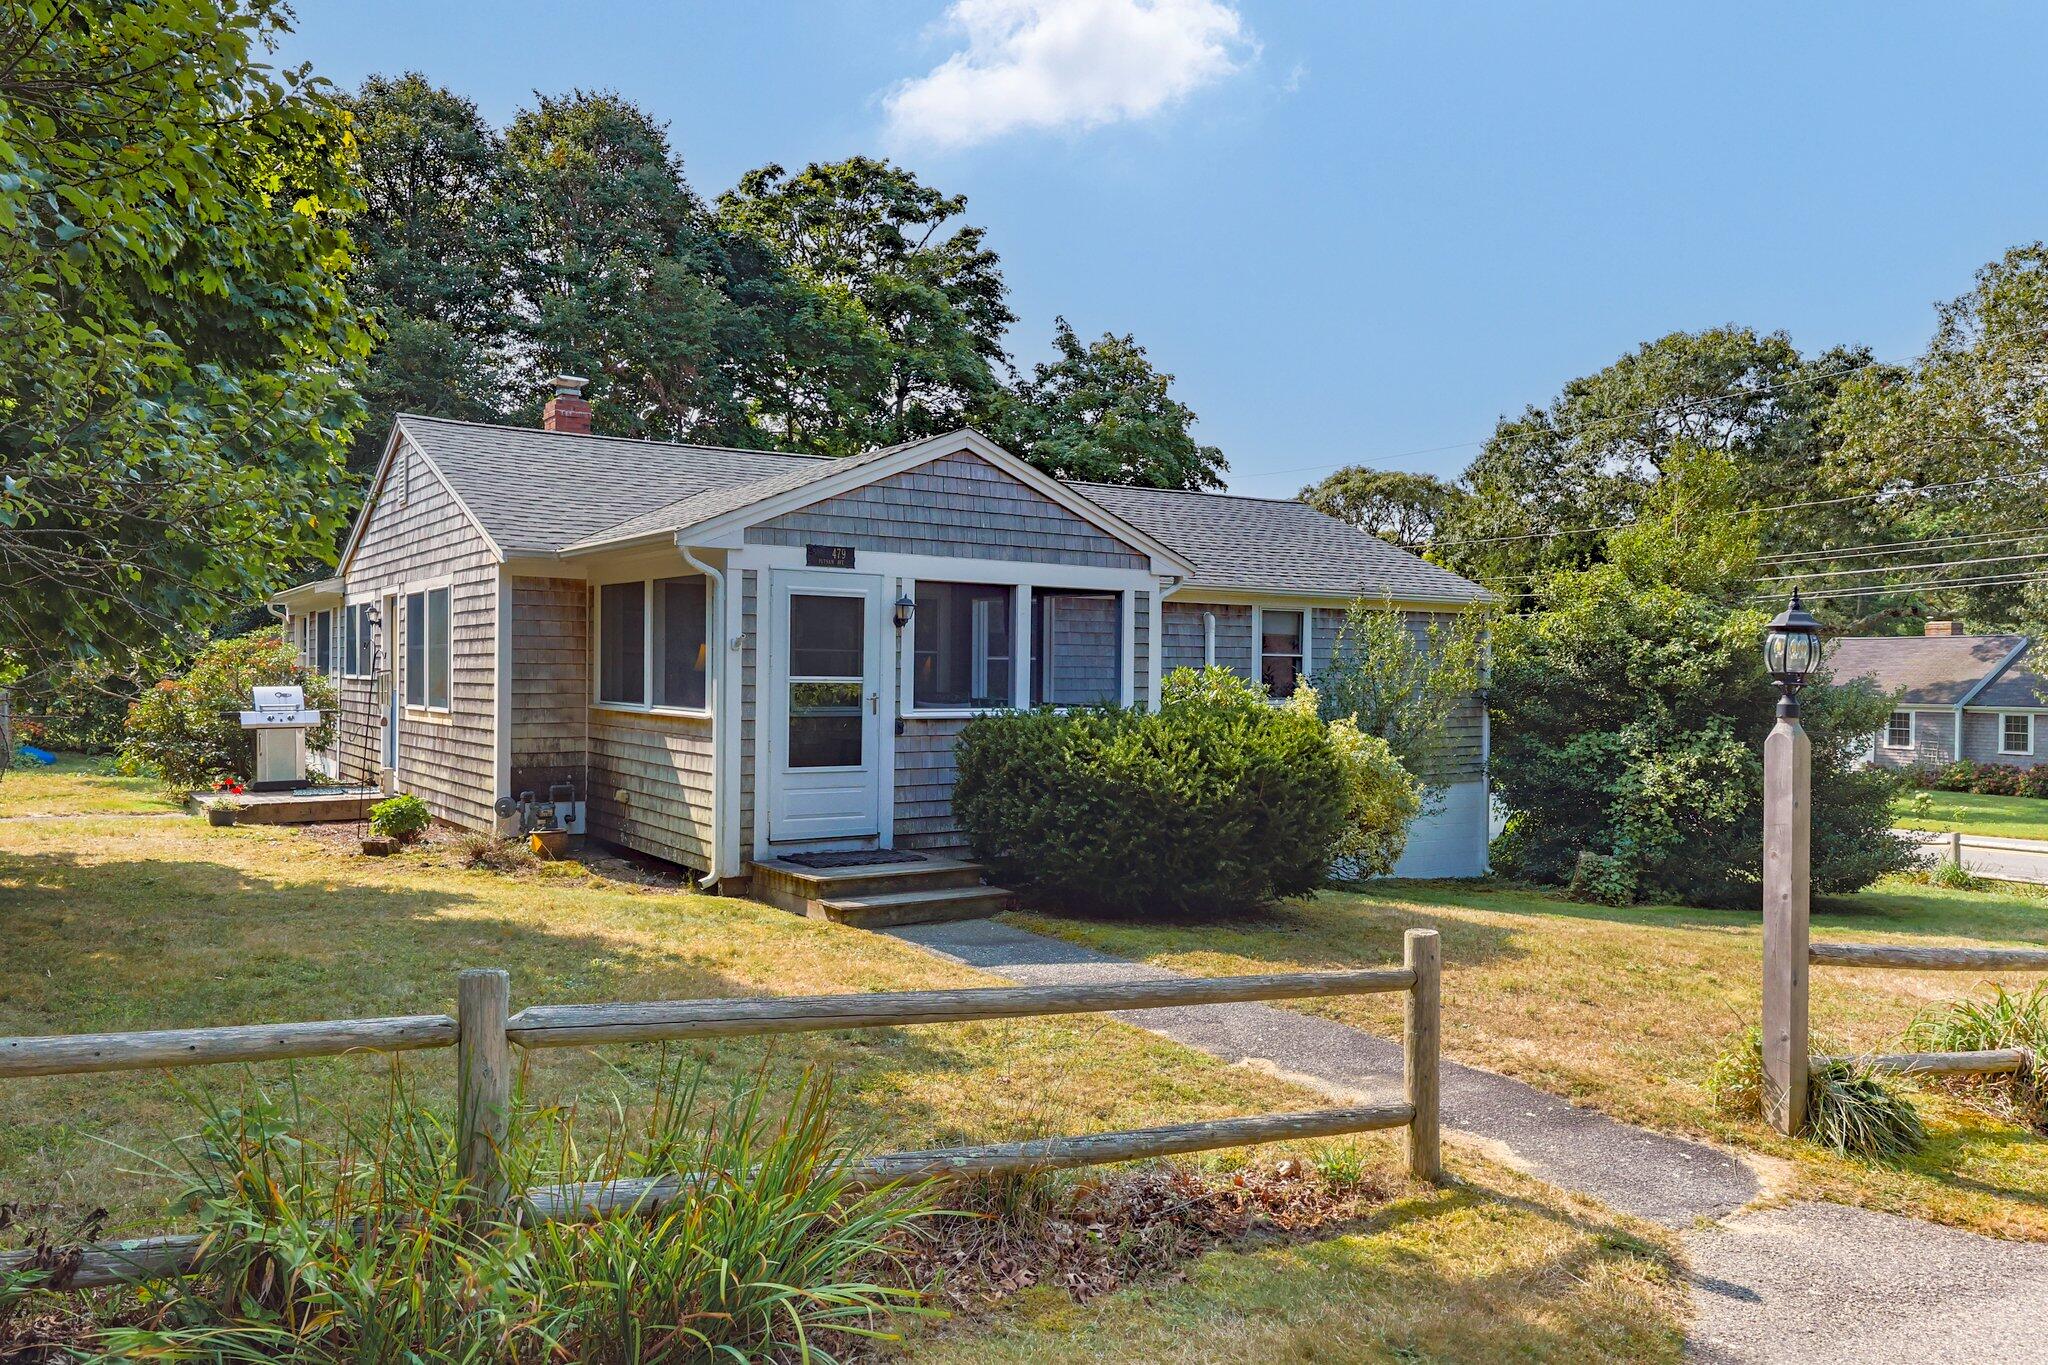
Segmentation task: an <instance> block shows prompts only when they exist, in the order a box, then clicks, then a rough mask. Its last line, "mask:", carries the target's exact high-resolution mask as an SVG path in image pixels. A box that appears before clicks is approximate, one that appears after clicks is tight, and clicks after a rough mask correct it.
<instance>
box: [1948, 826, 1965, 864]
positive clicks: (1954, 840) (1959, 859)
mask: <svg viewBox="0 0 2048 1365" xmlns="http://www.w3.org/2000/svg"><path fill="white" fill-rule="evenodd" d="M1948 860H1949V861H1950V862H1952V863H1954V864H1955V865H1956V866H1957V867H1961V866H1962V865H1963V832H1962V831H1961V830H1959V829H1952V830H1950V831H1949V832H1948Z"/></svg>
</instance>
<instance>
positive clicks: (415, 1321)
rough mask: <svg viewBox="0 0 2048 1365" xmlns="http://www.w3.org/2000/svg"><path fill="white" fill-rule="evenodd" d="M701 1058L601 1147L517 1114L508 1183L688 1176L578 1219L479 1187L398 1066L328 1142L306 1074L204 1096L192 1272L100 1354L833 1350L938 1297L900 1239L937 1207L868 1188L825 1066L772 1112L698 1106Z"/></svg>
mask: <svg viewBox="0 0 2048 1365" xmlns="http://www.w3.org/2000/svg"><path fill="white" fill-rule="evenodd" d="M699 1075H700V1073H687V1074H686V1073H684V1072H682V1071H681V1070H680V1069H679V1068H672V1069H669V1070H667V1071H665V1073H664V1077H663V1080H662V1083H661V1085H660V1086H659V1087H658V1093H657V1095H656V1098H655V1101H654V1103H653V1104H652V1105H651V1106H650V1107H649V1108H648V1109H647V1111H646V1113H645V1115H644V1116H643V1117H642V1118H640V1119H638V1120H636V1121H632V1122H629V1121H627V1120H626V1116H625V1115H624V1114H623V1113H622V1114H621V1115H620V1121H619V1122H618V1123H617V1124H615V1125H614V1127H613V1129H612V1131H611V1133H610V1135H609V1136H608V1137H607V1139H606V1140H605V1141H604V1142H603V1143H602V1144H601V1146H600V1147H599V1148H598V1149H596V1150H588V1151H587V1150H584V1149H583V1148H582V1147H581V1146H579V1144H578V1143H577V1141H576V1140H575V1139H574V1137H573V1136H572V1135H571V1133H570V1130H569V1122H568V1117H567V1116H561V1115H558V1116H556V1117H557V1121H556V1122H553V1123H550V1122H548V1121H547V1116H535V1115H524V1116H522V1118H521V1120H520V1121H519V1122H518V1123H517V1124H516V1125H515V1128H514V1133H513V1137H512V1139H511V1141H510V1143H509V1145H508V1149H507V1151H506V1152H505V1154H504V1155H505V1158H506V1162H507V1166H508V1174H509V1177H510V1180H511V1184H512V1187H513V1188H514V1189H531V1188H536V1187H541V1186H549V1185H557V1184H570V1183H579V1182H601V1181H611V1180H617V1179H620V1178H624V1177H633V1176H673V1177H675V1184H676V1188H677V1190H678V1193H677V1194H676V1195H675V1197H674V1198H672V1199H670V1200H669V1201H667V1202H665V1203H662V1204H660V1205H659V1206H658V1207H656V1206H653V1205H651V1204H649V1205H647V1206H644V1207H640V1208H636V1209H633V1210H630V1211H625V1212H621V1213H617V1214H613V1215H611V1216H606V1217H602V1218H593V1219H591V1220H590V1221H587V1222H577V1223H569V1222H552V1223H551V1222H541V1221H539V1220H538V1219H537V1218H534V1217H532V1216H530V1211H527V1210H524V1209H522V1208H521V1207H519V1206H517V1205H515V1206H514V1207H511V1208H504V1209H500V1208H491V1207H485V1206H483V1205H482V1204H480V1203H479V1201H477V1200H476V1199H475V1198H474V1197H473V1192H472V1191H471V1190H470V1189H469V1188H468V1187H467V1185H466V1184H465V1182H464V1181H463V1179H462V1177H461V1176H460V1175H459V1174H458V1172H457V1166H456V1153H455V1142H454V1135H453V1133H452V1132H451V1131H450V1129H449V1127H448V1126H447V1125H446V1124H445V1123H444V1122H443V1120H442V1119H441V1118H440V1116H439V1115H437V1114H434V1113H432V1112H430V1111H429V1110H427V1109H425V1108H424V1107H422V1106H421V1105H420V1104H419V1103H418V1102H417V1101H416V1100H415V1098H414V1096H413V1095H412V1093H411V1091H410V1090H409V1088H408V1087H407V1086H406V1084H405V1082H404V1080H403V1072H402V1070H400V1069H399V1068H396V1067H394V1081H393V1085H392V1087H391V1089H390V1092H389V1095H388V1100H387V1103H386V1104H385V1105H384V1106H383V1110H382V1112H381V1113H380V1114H378V1115H377V1116H376V1117H375V1119H374V1121H371V1122H368V1123H358V1122H355V1121H352V1120H350V1119H348V1118H347V1117H346V1116H343V1119H342V1122H341V1124H340V1133H341V1136H340V1137H339V1138H338V1139H334V1140H331V1141H329V1140H323V1139H321V1138H318V1137H315V1136H314V1135H313V1133H314V1131H315V1129H316V1127H318V1126H319V1125H315V1124H313V1123H311V1122H309V1121H308V1120H309V1118H311V1117H313V1116H312V1115H310V1114H309V1113H308V1111H307V1109H306V1107H305V1104H304V1101H303V1099H302V1097H301V1096H300V1094H299V1093H298V1092H297V1090H296V1089H291V1090H288V1091H286V1092H284V1093H282V1094H272V1093H267V1092H262V1091H257V1092H255V1093H253V1094H252V1095H250V1096H249V1097H248V1098H247V1099H246V1100H244V1101H243V1102H241V1103H239V1104H238V1105H235V1106H233V1107H230V1106H226V1105H223V1104H220V1103H218V1102H216V1101H214V1100H212V1099H210V1098H208V1097H206V1096H204V1095H201V1096H198V1097H197V1102H198V1103H199V1105H200V1107H201V1115H202V1120H203V1122H202V1126H201V1133H200V1136H199V1137H198V1138H197V1139H196V1140H194V1141H192V1142H189V1143H186V1144H182V1145H181V1148H180V1162H181V1165H182V1170H183V1179H184V1182H185V1203H186V1205H187V1206H188V1207H189V1208H190V1209H191V1210H192V1211H193V1212H194V1213H195V1214H196V1216H197V1218H198V1222H199V1225H200V1228H201V1229H202V1230H203V1231H204V1233H205V1234H206V1236H207V1242H206V1245H205V1249H204V1252H203V1253H202V1255H201V1257H200V1260H199V1272H200V1273H199V1274H197V1275H196V1276H193V1277H191V1278H188V1279H184V1280H179V1281H171V1282H166V1283H164V1284H162V1285H161V1286H158V1287H157V1290H156V1295H157V1296H156V1297H155V1298H154V1299H153V1300H152V1301H151V1304H150V1310H149V1312H148V1314H147V1317H146V1319H145V1320H143V1321H141V1322H139V1323H135V1324H131V1325H125V1326H120V1327H114V1328H110V1329H108V1330H107V1331H105V1332H104V1333H103V1335H102V1337H101V1340H100V1342H99V1343H98V1349H99V1352H100V1353H99V1355H98V1356H97V1357H96V1358H97V1359H100V1360H106V1361H113V1360H221V1361H274V1360H290V1361H307V1362H328V1361H333V1362H342V1361H348V1362H352V1363H358V1365H360V1363H365V1362H372V1363H381V1362H391V1363H392V1365H399V1363H400V1362H406V1363H408V1365H410V1363H411V1362H431V1363H432V1365H443V1363H444V1362H483V1361H513V1362H527V1361H532V1362H542V1361H558V1360H591V1361H625V1362H685V1361H710V1360H718V1361H733V1362H740V1361H754V1360H760V1361H767V1360H775V1361H784V1360H804V1361H821V1362H832V1361H835V1360H837V1359H838V1358H839V1357H840V1356H841V1355H842V1354H843V1353H844V1352H845V1350H846V1349H847V1347H848V1345H849V1344H850V1343H853V1342H856V1341H859V1340H861V1339H864V1338H873V1337H893V1335H894V1333H893V1331H892V1329H891V1326H890V1323H891V1320H892V1318H895V1317H897V1316H899V1315H911V1316H915V1315H918V1314H922V1313H924V1312H926V1311H927V1310H926V1309H925V1308H924V1306H923V1295H922V1293H921V1292H920V1290H919V1289H918V1288H917V1287H915V1286H911V1285H909V1284H907V1283H905V1282H904V1275H903V1274H902V1273H901V1271H902V1262H901V1259H900V1257H899V1255H898V1249H899V1247H900V1246H901V1244H902V1240H903V1239H904V1238H905V1237H906V1236H907V1235H909V1233H910V1232H911V1229H912V1228H913V1226H914V1225H915V1224H916V1223H917V1222H918V1221H919V1220H921V1219H923V1218H925V1217H927V1216H928V1215H929V1214H930V1212H931V1208H930V1205H929V1203H928V1201H927V1199H926V1197H925V1194H924V1192H923V1191H922V1190H920V1189H906V1188H888V1189H882V1190H875V1191H863V1190H859V1189H856V1188H855V1187H853V1185H852V1184H851V1183H850V1182H849V1180H848V1178H847V1175H846V1174H845V1171H846V1166H847V1161H848V1158H849V1153H848V1152H847V1151H846V1149H844V1148H843V1147H842V1146H841V1145H840V1144H839V1143H838V1142H837V1141H836V1140H835V1137H834V1133H833V1124H832V1120H831V1103H832V1091H831V1087H830V1085H829V1083H827V1082H825V1081H822V1080H817V1079H814V1078H812V1077H810V1076H808V1075H807V1076H806V1077H805V1078H804V1079H803V1080H802V1081H800V1082H799V1083H798V1085H797V1087H796V1090H795V1093H794V1094H793V1095H792V1096H791V1098H790V1100H789V1103H788V1105H787V1106H786V1107H785V1108H783V1109H781V1110H780V1111H778V1112H770V1109H769V1107H768V1105H767V1094H766V1086H765V1084H764V1083H763V1082H762V1081H761V1080H759V1079H757V1080H756V1081H755V1082H754V1083H753V1084H751V1085H749V1086H742V1087H738V1088H736V1089H735V1090H734V1091H733V1093H732V1094H731V1095H729V1096H728V1097H727V1098H726V1099H725V1100H724V1101H723V1102H706V1101H705V1100H704V1098H703V1096H702V1095H701V1094H700V1092H699V1085H698V1081H699ZM166 1169H167V1170H168V1169H170V1167H169V1166H168V1165H167V1166H166Z"/></svg>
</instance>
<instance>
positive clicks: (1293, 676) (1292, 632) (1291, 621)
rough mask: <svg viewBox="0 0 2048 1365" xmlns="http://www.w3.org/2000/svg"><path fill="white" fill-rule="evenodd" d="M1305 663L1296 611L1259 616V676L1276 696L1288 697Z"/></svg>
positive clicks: (1299, 623) (1270, 612)
mask: <svg viewBox="0 0 2048 1365" xmlns="http://www.w3.org/2000/svg"><path fill="white" fill-rule="evenodd" d="M1306 662H1307V660H1306V657H1305V655H1304V653H1303V650H1302V620H1301V613H1300V612H1298V611H1261V612H1260V613H1259V677H1260V679H1261V681H1263V682H1264V683H1265V684H1266V690H1267V691H1268V692H1271V693H1272V694H1273V695H1274V696H1276V697H1291V696H1293V695H1294V689H1295V688H1296V687H1298V686H1299V685H1300V684H1301V675H1302V673H1303V672H1304V671H1305V670H1304V667H1303V666H1304V664H1305V663H1306Z"/></svg>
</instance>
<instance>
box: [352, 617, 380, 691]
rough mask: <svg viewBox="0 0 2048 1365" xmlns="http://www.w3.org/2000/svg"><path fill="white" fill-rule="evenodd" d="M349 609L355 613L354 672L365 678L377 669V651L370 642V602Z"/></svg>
mask: <svg viewBox="0 0 2048 1365" xmlns="http://www.w3.org/2000/svg"><path fill="white" fill-rule="evenodd" d="M349 610H350V611H352V612H354V613H355V614H356V628H355V635H354V638H355V642H356V655H355V658H356V673H357V676H359V677H364V678H367V677H369V676H370V675H371V674H373V673H375V672H376V671H377V651H376V650H375V649H374V648H372V647H371V644H370V616H371V611H370V604H369V603H367V602H365V603H364V604H362V605H361V606H358V607H350V608H349Z"/></svg>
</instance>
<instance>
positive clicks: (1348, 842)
mask: <svg viewBox="0 0 2048 1365" xmlns="http://www.w3.org/2000/svg"><path fill="white" fill-rule="evenodd" d="M957 760H958V765H959V779H958V783H957V785H956V786H955V788H954V792H953V808H954V812H955V814H956V815H957V816H958V818H959V820H960V823H961V826H962V828H963V829H964V830H965V831H966V833H967V836H968V840H969V843H970V844H971V846H972V848H973V850H974V855H975V856H976V857H977V858H979V859H981V860H982V861H983V862H984V863H986V864H987V865H988V867H989V870H990V872H991V874H992V875H993V876H994V877H995V878H996V879H997V880H1000V881H1002V882H1004V883H1006V884H1010V885H1014V886H1019V887H1021V888H1025V889H1028V890H1030V891H1033V892H1035V893H1037V894H1039V895H1040V896H1042V897H1043V898H1045V899H1047V900H1050V901H1052V902H1054V903H1057V904H1059V905H1061V906H1062V907H1064V908H1070V909H1080V910H1094V911H1104V912H1111V913H1119V914H1127V915H1147V914H1162V913H1164V914H1218V913H1224V912H1229V911H1233V910H1241V909H1245V908H1247V907H1251V906H1255V905H1259V904H1262V903H1265V902H1268V901H1271V900H1273V899H1275V898H1277V897H1281V896H1289V895H1299V894H1301V893H1303V892H1306V891H1311V890H1313V889H1315V888H1316V887H1317V886H1319V885H1321V884H1322V883H1323V881H1324V880H1325V878H1326V877H1327V876H1328V875H1329V872H1330V868H1331V864H1332V862H1333V860H1335V859H1336V858H1337V857H1338V856H1339V855H1340V853H1345V852H1349V853H1353V854H1364V855H1365V856H1366V857H1367V858H1368V860H1369V861H1371V862H1373V863H1375V864H1377V863H1380V862H1385V863H1386V864H1388V865H1391V857H1390V856H1389V855H1388V852H1387V840H1386V839H1385V838H1382V839H1380V840H1378V841H1374V840H1370V839H1363V838H1361V836H1360V833H1359V825H1360V821H1361V820H1378V821H1381V822H1382V823H1384V822H1389V821H1393V822H1398V825H1402V826H1404V825H1405V819H1406V817H1405V816H1404V815H1403V814H1401V812H1403V811H1405V812H1406V813H1407V814H1411V815H1412V813H1413V809H1414V804H1413V791H1412V783H1410V782H1409V779H1408V777H1407V774H1406V773H1405V772H1404V771H1402V770H1401V768H1400V765H1399V764H1398V763H1395V762H1394V761H1393V758H1392V755H1391V753H1389V752H1385V746H1384V745H1380V746H1378V748H1377V749H1375V748H1373V747H1372V746H1371V745H1361V744H1357V743H1350V742H1347V743H1346V744H1345V745H1344V746H1343V747H1341V748H1340V745H1339V744H1338V743H1337V742H1334V741H1333V740H1332V738H1331V732H1330V727H1328V726H1326V725H1324V724H1323V723H1322V722H1321V721H1320V720H1318V719H1317V717H1316V715H1315V710H1314V704H1313V698H1309V699H1308V700H1307V701H1306V703H1304V704H1296V705H1288V706H1274V705H1273V704H1272V703H1271V702H1270V701H1268V700H1267V699H1266V697H1265V695H1264V694H1263V693H1262V692H1260V691H1259V690H1257V689H1255V688H1254V687H1252V686H1251V685H1250V684H1248V683H1246V682H1244V681H1242V680H1241V679H1239V678H1237V677H1236V676H1235V675H1233V674H1232V673H1230V672H1229V671H1228V670H1226V669H1220V668H1216V669H1208V670H1205V671H1202V672H1196V671H1194V670H1191V669H1182V670H1179V671H1177V672H1175V673H1174V674H1172V675H1170V676H1169V677H1168V678H1167V679H1166V680H1165V682H1164V684H1163V687H1162V692H1161V702H1160V707H1159V710H1158V711H1156V712H1147V711H1144V710H1140V709H1136V708H1129V709H1124V708H1117V707H1102V708H1095V709H1089V710H1074V711H1068V712H1056V711H1049V710H1040V711H1022V712H1007V713H1002V714H997V715H989V716H981V717H977V718H976V719H974V720H972V721H970V722H969V723H968V725H967V727H966V729H965V731H964V732H963V733H962V734H961V737H960V743H959V748H958V750H957ZM1375 772H1377V773H1379V774H1381V776H1380V777H1379V778H1378V779H1375V778H1374V777H1373V776H1372V774H1373V773H1375ZM1389 783H1398V784H1399V786H1400V790H1399V791H1398V792H1396V791H1390V790H1389V789H1388V784H1389ZM1404 797H1405V800H1404ZM1371 810H1377V811H1379V812H1381V813H1380V814H1378V815H1372V814H1369V811H1371ZM1392 837H1393V839H1394V840H1395V841H1396V842H1394V843H1393V845H1392V851H1393V853H1394V854H1398V852H1399V844H1398V838H1399V834H1398V832H1396V833H1395V834H1394V835H1393V836H1392Z"/></svg>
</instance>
